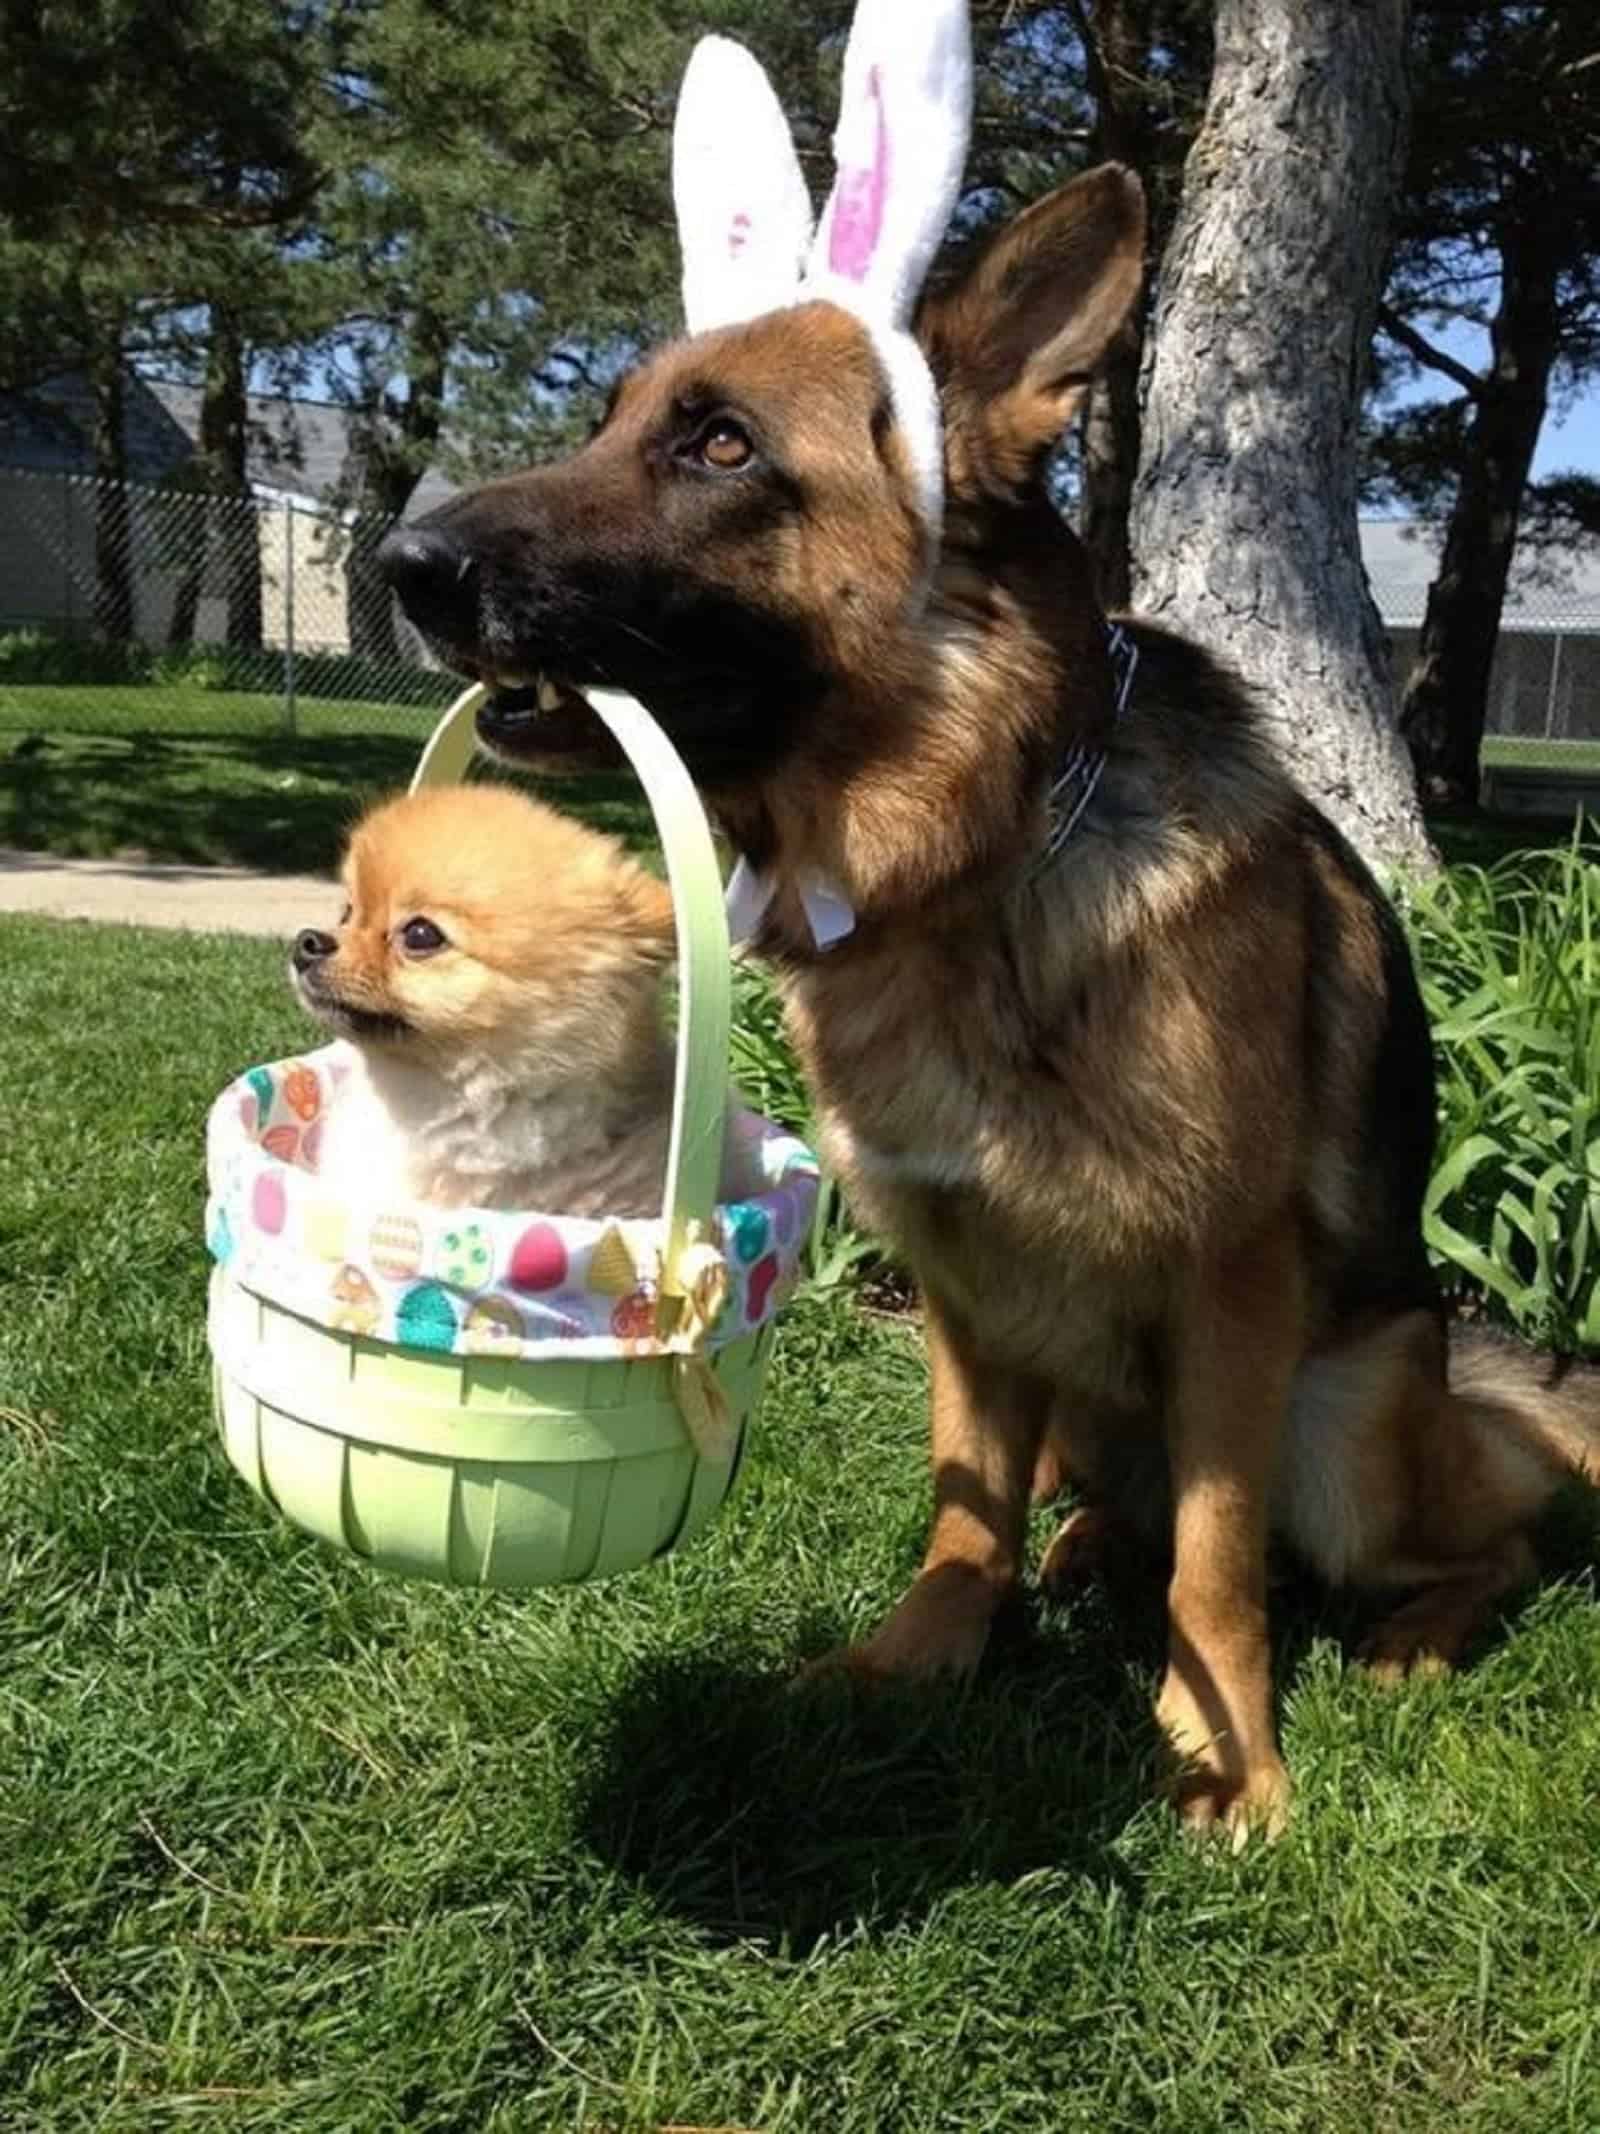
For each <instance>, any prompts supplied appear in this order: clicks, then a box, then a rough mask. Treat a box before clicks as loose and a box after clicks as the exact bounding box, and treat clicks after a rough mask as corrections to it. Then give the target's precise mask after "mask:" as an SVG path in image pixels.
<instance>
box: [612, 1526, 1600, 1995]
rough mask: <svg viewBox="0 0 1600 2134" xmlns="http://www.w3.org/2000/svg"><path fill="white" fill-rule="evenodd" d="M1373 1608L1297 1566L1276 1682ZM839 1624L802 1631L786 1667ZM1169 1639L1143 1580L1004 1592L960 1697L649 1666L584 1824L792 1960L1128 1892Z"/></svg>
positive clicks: (1550, 1571)
mask: <svg viewBox="0 0 1600 2134" xmlns="http://www.w3.org/2000/svg"><path fill="white" fill-rule="evenodd" d="M1547 1539H1548V1540H1549V1541H1550V1542H1553V1547H1550V1548H1547V1550H1546V1553H1545V1569H1546V1575H1547V1576H1554V1577H1561V1576H1563V1575H1571V1574H1572V1573H1573V1572H1574V1571H1581V1570H1582V1568H1583V1567H1584V1565H1585V1564H1586V1563H1589V1562H1592V1550H1593V1525H1592V1520H1591V1519H1589V1518H1585V1517H1580V1516H1577V1515H1575V1514H1573V1513H1571V1512H1570V1511H1569V1513H1568V1516H1567V1518H1566V1519H1565V1520H1564V1521H1562V1520H1560V1519H1558V1520H1557V1521H1556V1522H1554V1531H1553V1532H1552V1533H1550V1534H1549V1535H1548V1536H1547ZM1537 1590H1538V1588H1534V1589H1532V1592H1537ZM1530 1598H1531V1593H1530V1594H1529V1595H1522V1596H1517V1597H1515V1598H1513V1599H1511V1600H1510V1601H1508V1603H1507V1606H1506V1609H1505V1611H1504V1613H1503V1615H1502V1616H1501V1617H1500V1618H1499V1619H1498V1621H1497V1622H1496V1623H1495V1624H1494V1625H1493V1626H1491V1627H1490V1628H1489V1629H1488V1631H1487V1633H1486V1635H1485V1637H1484V1638H1483V1639H1482V1640H1480V1642H1479V1643H1478V1645H1477V1647H1476V1648H1475V1651H1474V1653H1473V1654H1472V1655H1471V1656H1470V1657H1469V1662H1468V1664H1469V1665H1471V1664H1472V1661H1473V1660H1475V1659H1478V1658H1481V1657H1483V1656H1484V1654H1485V1653H1486V1652H1488V1651H1490V1650H1493V1649H1494V1648H1495V1647H1496V1646H1497V1645H1499V1644H1501V1643H1503V1642H1504V1641H1505V1639H1506V1638H1507V1637H1513V1636H1515V1634H1516V1628H1515V1626H1516V1618H1517V1616H1518V1614H1520V1613H1521V1611H1522V1608H1523V1607H1524V1606H1525V1605H1526V1604H1527V1601H1528V1600H1529V1599H1530ZM1382 1612H1383V1610H1382V1604H1381V1603H1379V1602H1376V1601H1374V1600H1373V1599H1372V1598H1371V1597H1370V1596H1369V1597H1367V1598H1365V1599H1363V1598H1358V1597H1356V1596H1353V1595H1350V1594H1338V1593H1329V1592H1328V1591H1327V1590H1326V1589H1324V1588H1323V1587H1321V1586H1320V1585H1318V1584H1317V1583H1316V1582H1315V1581H1313V1580H1311V1579H1310V1578H1308V1577H1305V1576H1302V1575H1297V1574H1295V1573H1293V1572H1289V1573H1288V1574H1287V1575H1286V1576H1285V1577H1284V1579H1283V1581H1282V1582H1281V1583H1280V1584H1279V1585H1278V1586H1277V1587H1276V1589H1275V1592H1274V1597H1273V1608H1272V1614H1273V1623H1274V1677H1275V1680H1276V1682H1277V1684H1278V1686H1279V1690H1280V1693H1281V1692H1283V1691H1284V1690H1286V1689H1287V1688H1288V1687H1289V1686H1290V1685H1291V1684H1293V1683H1294V1682H1295V1681H1296V1679H1297V1678H1298V1677H1299V1675H1300V1672H1301V1669H1302V1667H1303V1666H1304V1664H1305V1663H1306V1662H1307V1661H1308V1659H1309V1657H1310V1655H1311V1653H1312V1650H1313V1647H1315V1646H1318V1645H1328V1644H1331V1645H1333V1646H1334V1647H1336V1648H1341V1649H1342V1650H1343V1651H1344V1653H1345V1654H1346V1656H1347V1657H1351V1656H1353V1655H1354V1653H1355V1652H1356V1650H1357V1649H1358V1647H1359V1644H1360V1641H1361V1638H1362V1636H1363V1634H1364V1633H1365V1631H1366V1630H1367V1629H1369V1628H1370V1627H1371V1626H1372V1624H1373V1622H1374V1621H1375V1620H1376V1619H1377V1617H1378V1616H1379V1615H1380V1614H1381V1613H1382ZM837 1632H838V1626H837V1625H836V1624H834V1623H822V1622H818V1623H816V1624H812V1625H808V1626H805V1628H804V1629H803V1631H802V1635H801V1638H800V1640H799V1641H798V1642H799V1653H798V1654H797V1664H798V1661H799V1659H800V1658H803V1657H805V1656H809V1655H814V1654H817V1653H820V1652H822V1651H824V1650H826V1649H827V1648H828V1647H829V1646H830V1645H831V1644H832V1643H833V1642H835V1640H836V1637H837ZM1163 1637H1164V1623H1163V1607H1162V1585H1161V1581H1160V1579H1159V1578H1154V1579H1145V1580H1143V1581H1140V1582H1137V1583H1135V1582H1130V1581H1128V1580H1124V1581H1123V1582H1121V1583H1120V1585H1119V1586H1118V1587H1117V1588H1115V1589H1114V1590H1113V1591H1112V1592H1111V1593H1109V1594H1108V1593H1107V1592H1106V1591H1105V1590H1104V1589H1103V1588H1101V1587H1099V1586H1092V1587H1090V1588H1088V1589H1086V1590H1085V1591H1083V1592H1082V1593H1080V1594H1077V1595H1075V1596H1074V1597H1073V1598H1072V1599H1071V1601H1069V1602H1068V1603H1066V1604H1065V1605H1064V1606H1053V1605H1049V1604H1046V1603H1044V1602H1042V1601H1040V1600H1039V1598H1038V1597H1037V1596H1032V1597H1030V1598H1029V1599H1028V1600H1026V1601H1023V1602H1019V1603H1018V1604H1017V1605H1016V1606H1015V1607H1014V1608H1013V1609H1012V1610H1011V1611H1010V1612H1009V1613H1008V1614H1007V1615H1005V1616H1003V1617H1002V1618H1001V1620H1000V1621H999V1622H998V1623H997V1625H996V1628H995V1633H994V1637H993V1640H992V1643H991V1649H990V1652H989V1654H988V1656H987V1658H986V1660H985V1664H984V1666H983V1668H982V1669H981V1670H980V1672H979V1674H978V1676H977V1678H976V1679H975V1680H974V1681H973V1682H971V1683H970V1684H968V1685H966V1686H964V1687H951V1686H949V1685H944V1684H929V1685H923V1686H894V1687H885V1686H874V1687H865V1686H863V1685H860V1684H857V1683H853V1682H852V1681H851V1680H849V1679H848V1678H847V1677H844V1676H842V1675H824V1676H822V1677H820V1678H816V1679H812V1680H806V1681H803V1682H796V1680H795V1678H794V1677H792V1676H790V1677H783V1676H774V1675H772V1674H769V1673H761V1672H758V1671H756V1670H755V1669H753V1668H743V1667H740V1666H739V1665H738V1664H737V1663H730V1662H729V1661H728V1660H727V1659H726V1658H723V1657H719V1656H717V1655H714V1654H709V1653H701V1654H698V1655H694V1654H691V1655H685V1656H670V1657H669V1656H657V1657H652V1658H649V1659H646V1660H644V1661H642V1662H641V1664H640V1665H639V1667H638V1668H637V1670H636V1671H635V1673H634V1674H633V1675H632V1677H631V1678H630V1680H629V1682H628V1683H627V1685H626V1686H625V1687H624V1688H623V1689H622V1691H621V1692H620V1694H619V1695H618V1696H617V1697H616V1698H615V1699H614V1700H613V1701H612V1703H611V1704H610V1706H609V1709H608V1713H607V1718H606V1721H605V1724H604V1726H603V1729H602V1732H601V1734H600V1737H599V1739H598V1741H597V1742H596V1743H595V1746H594V1754H593V1755H592V1757H590V1758H589V1759H586V1762H587V1772H586V1776H585V1779H584V1781H583V1784H582V1789H581V1794H580V1800H579V1818H580V1826H581V1829H582V1832H583V1835H584V1837H585V1839H586V1840H587V1842H588V1843H589V1844H590V1845H591V1846H592V1847H593V1848H594V1850H595V1851H596V1852H597V1853H598V1854H599V1855H600V1856H601V1857H602V1858H603V1859H605V1860H607V1861H608V1862H609V1863H610V1864H611V1865H612V1866H614V1867H616V1868H617V1869H619V1870H620V1871H621V1872H623V1873H624V1874H625V1875H627V1876H628V1877H630V1878H631V1879H633V1880H634V1881H635V1882H636V1883H637V1884H638V1885H639V1887H640V1888H641V1890H642V1891H644V1892H646V1893H647V1894H648V1895H649V1896H650V1898H651V1899H652V1901H654V1902H656V1903H659V1904H661V1905H663V1906H664V1907H666V1908H667V1909H669V1910H670V1911H672V1912H674V1913H675V1914H677V1915H678V1916H680V1917H682V1918H684V1919H687V1920H689V1921H691V1922H693V1923H694V1924H695V1925H696V1926H697V1927H698V1928H699V1929H700V1930H701V1931H702V1932H704V1933H706V1934H707V1935H709V1936H710V1937H711V1938H713V1939H715V1940H720V1941H726V1942H729V1943H736V1942H745V1941H752V1940H754V1941H772V1940H778V1941H781V1942H782V1943H784V1944H785V1945H786V1946H787V1947H789V1948H790V1949H792V1950H794V1951H795V1952H797V1953H804V1951H805V1950H807V1949H808V1948H811V1947H814V1946H816V1945H817V1944H818V1943H819V1942H820V1941H822V1940H823V1939H825V1938H826V1937H829V1936H831V1935H834V1934H837V1933H840V1932H852V1931H855V1930H857V1929H859V1928H863V1927H864V1928H865V1929H866V1930H868V1931H869V1932H883V1931H887V1930H891V1929H892V1928H893V1927H895V1926H896V1925H899V1924H902V1923H905V1922H908V1921H915V1920H917V1919H920V1918H923V1917H925V1916H926V1915H927V1914H928V1912H929V1911H930V1910H931V1909H932V1908H933V1907H934V1906H935V1905H936V1904H937V1903H938V1901H939V1899H940V1897H941V1896H942V1895H943V1894H945V1893H946V1892H949V1891H952V1890H955V1889H960V1888H972V1887H978V1886H983V1885H997V1886H1006V1885H1010V1884H1014V1883H1015V1882H1016V1881H1017V1880H1018V1879H1020V1878H1021V1877H1023V1876H1026V1875H1029V1874H1032V1873H1040V1872H1046V1873H1049V1874H1051V1875H1052V1876H1056V1877H1059V1876H1066V1877H1071V1878H1078V1879H1084V1880H1087V1881H1089V1882H1092V1883H1094V1884H1097V1885H1099V1886H1100V1887H1102V1888H1105V1889H1109V1888H1113V1887H1115V1888H1117V1889H1118V1890H1119V1891H1120V1892H1121V1893H1122V1895H1123V1897H1124V1898H1125V1899H1126V1900H1128V1901H1132V1902H1134V1903H1137V1902H1138V1901H1139V1898H1140V1892H1141V1886H1142V1879H1143V1877H1142V1872H1141V1870H1140V1867H1139V1865H1138V1862H1139V1859H1140V1856H1141V1854H1142V1852H1143V1850H1144V1847H1143V1844H1142V1841H1138V1840H1136V1841H1135V1842H1134V1843H1133V1844H1132V1845H1129V1844H1128V1843H1126V1842H1125V1840H1126V1839H1127V1838H1128V1837H1129V1835H1130V1831H1131V1829H1133V1828H1134V1827H1136V1826H1137V1825H1138V1824H1139V1821H1140V1819H1141V1818H1148V1819H1156V1820H1157V1827H1159V1819H1160V1818H1161V1817H1162V1816H1163V1815H1164V1814H1165V1811H1164V1809H1162V1808H1161V1807H1160V1805H1159V1803H1158V1802H1157V1800H1156V1794H1157V1790H1158V1772H1159V1768H1160V1759H1159V1745H1158V1742H1157V1739H1156V1733H1155V1726H1154V1721H1153V1718H1152V1715H1151V1704H1152V1699H1153V1696H1154V1691H1155V1688H1156V1684H1157V1680H1158V1677H1159V1672H1160V1667H1161V1661H1162V1650H1163ZM1147 1827H1148V1825H1147Z"/></svg>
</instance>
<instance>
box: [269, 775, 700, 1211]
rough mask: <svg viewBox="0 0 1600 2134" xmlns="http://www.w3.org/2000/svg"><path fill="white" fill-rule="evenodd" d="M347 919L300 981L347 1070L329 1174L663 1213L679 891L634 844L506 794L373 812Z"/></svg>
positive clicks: (405, 1189) (320, 945)
mask: <svg viewBox="0 0 1600 2134" xmlns="http://www.w3.org/2000/svg"><path fill="white" fill-rule="evenodd" d="M343 880H344V887H345V895H346V899H347V901H346V904H345V907H344V911H343V913H342V914H341V916H340V919H339V923H338V925H337V927H336V929H335V930H334V931H333V932H332V933H323V932H320V931H318V930H316V929H308V930H307V931H306V932H304V933H302V934H301V935H300V936H299V937H298V938H297V940H296V941H295V943H294V948H293V953H292V956H291V960H290V973H291V978H292V982H293V985H294V990H295V992H296V993H297V994H298V996H299V998H300V1001H301V1003H302V1004H303V1006H304V1007H305V1008H306V1009H308V1010H309V1012H310V1013H311V1014H312V1015H313V1016H315V1017H316V1019H317V1020H318V1021H319V1022H320V1023H322V1024H324V1025H325V1026H326V1028H327V1029H328V1030H330V1031H332V1032H333V1033H334V1034H335V1035H336V1036H338V1037H341V1038H344V1039H345V1040H347V1041H348V1043H349V1045H350V1047H351V1048H352V1050H353V1054H354V1059H353V1062H352V1065H351V1070H350V1074H349V1078H348V1079H347V1081H346V1082H345V1084H344V1086H343V1088H342V1089H341V1091H340V1094H339V1099H338V1101H337V1103H335V1104H334V1105H333V1106H332V1108H331V1110H330V1112H329V1116H328V1119H327V1123H326V1126H325V1128H324V1138H323V1142H322V1148H321V1154H320V1161H319V1165H318V1169H319V1171H320V1172H321V1174H322V1175H323V1176H325V1177H328V1178H330V1179H331V1180H332V1182H333V1183H334V1184H335V1185H336V1186H338V1187H340V1188H341V1189H343V1190H346V1191H349V1192H353V1193H358V1194H359V1193H361V1192H363V1191H366V1192H370V1191H371V1190H372V1189H373V1187H374V1186H375V1185H378V1184H382V1185H383V1186H384V1187H386V1188H388V1189H390V1190H392V1191H394V1192H397V1193H401V1194H404V1195H406V1196H407V1197H409V1198H411V1199H414V1200H424V1201H429V1202H432V1203H435V1204H438V1205H441V1206H446V1207H465V1206H472V1207H487V1208H527V1209H531V1210H536V1211H539V1212H545V1213H552V1214H562V1215H580V1216H581V1215H588V1216H594V1215H618V1216H642V1215H650V1214H653V1213H655V1212H656V1210H657V1209H659V1207H660V1205H661V1194H662V1186H663V1180H664V1176H665V1171H666V1159H667V1139H668V1134H669V1131H670V1127H671V1115H672V1076H673V1058H672V1051H671V1048H670V1046H669V1045H668V1042H667V1039H666V1036H665V1032H664V1029H663V1019H662V1001H661V989H662V979H663V977H664V975H665V973H666V970H667V966H668V964H669V963H670V961H671V959H672V954H673V947H674V927H673V914H672V899H671V897H670V895H669V894H668V892H667V890H666V888H665V886H664V885H663V884H662V883H660V882H659V881H657V880H656V879H655V877H654V876H653V875H650V874H648V873H646V871H645V870H644V869H643V868H642V867H640V866H638V865H636V864H635V862H634V861H633V860H631V859H630V858H629V857H628V855H627V854H626V853H625V852H624V851H623V849H622V847H621V846H620V845H619V844H617V843H616V841H615V840H614V839H612V838H609V837H604V836H601V835H600V834H599V833H597V832H596V831H593V830H589V829H586V828H585V827H584V826H583V825H582V824H580V823H576V822H573V821H571V820H570V819H569V818H568V817H566V816H564V815H558V814H556V813H555V812H554V811H553V810H552V809H549V808H546V807H541V806H540V805H539V804H538V803H537V802H535V801H533V800H530V799H528V798H527V797H526V796H524V795H523V794H520V793H517V792H514V791H512V790H511V789H510V788H508V787H503V786H500V787H497V786H483V785H478V786H471V785H462V786H444V787H438V788H433V789H430V790H428V791H425V792H420V793H411V794H408V795H406V796H404V797H403V798H400V799H397V800H391V801H388V802H387V803H385V804H384V805H382V806H380V807H378V808H376V809H374V810H373V811H372V812H371V813H370V814H368V815H366V816H365V817H364V818H363V819H362V820H361V821H360V822H359V823H358V824H357V825H356V828H355V829H354V831H353V832H352V834H351V837H350V840H349V844H348V847H347V850H346V854H345V860H344V867H343Z"/></svg>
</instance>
